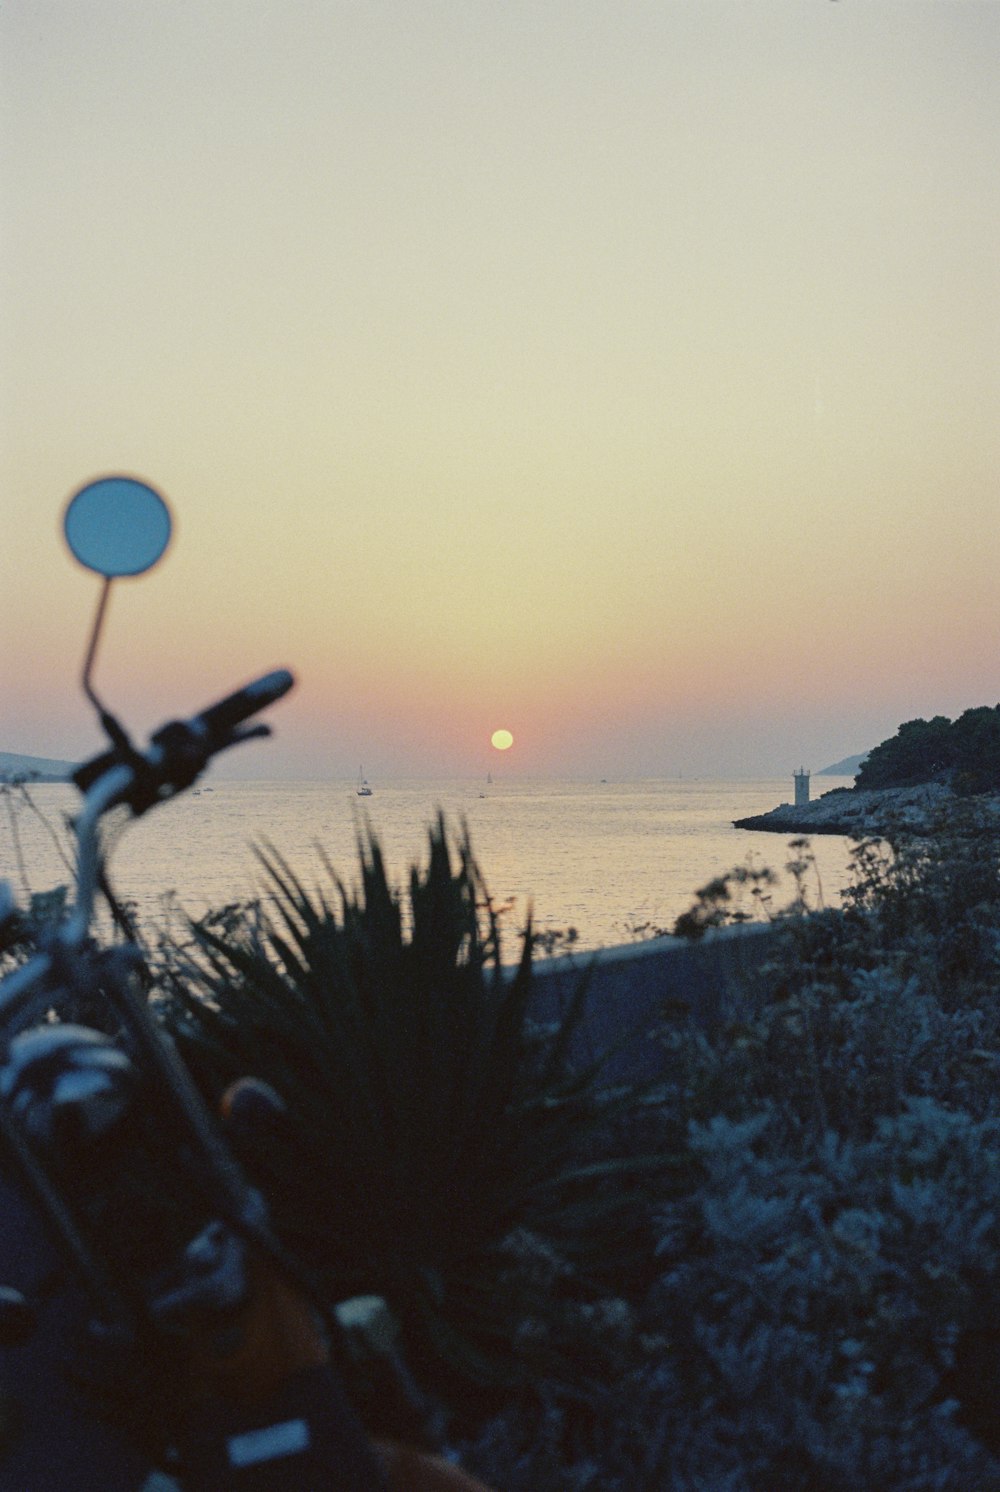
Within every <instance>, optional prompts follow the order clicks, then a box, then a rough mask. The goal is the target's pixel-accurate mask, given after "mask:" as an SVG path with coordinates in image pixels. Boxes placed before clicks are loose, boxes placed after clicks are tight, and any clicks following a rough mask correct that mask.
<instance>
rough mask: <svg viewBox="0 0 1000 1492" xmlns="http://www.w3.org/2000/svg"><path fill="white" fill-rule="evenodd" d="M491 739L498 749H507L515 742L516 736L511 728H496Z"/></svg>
mask: <svg viewBox="0 0 1000 1492" xmlns="http://www.w3.org/2000/svg"><path fill="white" fill-rule="evenodd" d="M490 740H491V741H492V743H493V745H494V746H495V747H496V749H497V750H498V751H506V750H507V747H508V746H513V744H514V737H513V736H512V735H511V733H510V731H509V730H495V731H494V732H493V734H492V736H491V737H490Z"/></svg>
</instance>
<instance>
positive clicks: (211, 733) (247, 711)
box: [153, 668, 295, 750]
mask: <svg viewBox="0 0 1000 1492" xmlns="http://www.w3.org/2000/svg"><path fill="white" fill-rule="evenodd" d="M294 682H295V681H294V679H293V678H292V675H291V674H290V673H289V671H288V669H287V668H277V669H275V670H274V672H273V673H269V674H265V675H264V677H263V678H260V679H255V680H254V681H253V683H252V684H246V685H244V687H243V688H242V689H237V690H236V691H235V693H233V694H229V695H227V696H226V698H225V699H220V700H219V702H218V704H214V705H209V707H208V709H207V710H202V712H201V714H200V715H196V716H195V717H194V719H193V720H192V721H191V722H190V724H191V726H192V728H193V729H194V730H195V731H196V732H197V733H199V734H204V735H205V736H206V737H207V738H208V740H209V741H210V742H217V743H218V744H217V745H216V746H215V748H214V749H215V750H221V748H222V747H223V746H228V745H229V736H230V733H231V731H232V730H233V728H234V727H235V726H237V725H240V724H242V722H243V721H244V720H247V719H248V718H249V717H250V716H251V715H256V714H257V712H258V710H263V709H265V708H266V707H267V706H268V705H273V704H274V703H275V701H276V700H279V699H281V697H282V695H283V694H287V693H288V691H289V689H290V688H291V687H292V684H293V683H294ZM153 739H154V741H155V739H156V737H155V736H154V738H153Z"/></svg>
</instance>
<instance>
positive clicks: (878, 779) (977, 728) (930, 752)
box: [855, 705, 1000, 793]
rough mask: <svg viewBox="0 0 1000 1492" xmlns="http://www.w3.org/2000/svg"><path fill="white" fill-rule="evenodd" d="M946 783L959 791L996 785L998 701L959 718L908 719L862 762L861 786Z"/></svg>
mask: <svg viewBox="0 0 1000 1492" xmlns="http://www.w3.org/2000/svg"><path fill="white" fill-rule="evenodd" d="M920 782H949V783H951V785H952V787H953V788H954V789H955V791H956V792H959V793H987V792H995V791H997V790H1000V705H993V706H990V705H980V706H978V707H977V708H976V709H972V710H966V711H965V713H964V714H962V715H960V716H959V717H958V719H957V720H949V719H948V718H947V717H946V716H945V715H935V716H934V718H933V719H932V720H908V721H906V723H905V724H904V725H901V726H900V727H899V730H898V731H897V732H896V734H895V735H894V736H892V737H891V738H890V739H889V740H888V741H883V742H882V744H881V745H880V746H876V747H875V749H874V751H871V752H870V753H869V755H868V757H867V760H866V761H865V762H864V763H863V764H862V766H861V769H860V771H859V772H858V775H857V778H856V779H855V786H857V787H859V788H883V787H910V786H912V785H913V784H915V783H920Z"/></svg>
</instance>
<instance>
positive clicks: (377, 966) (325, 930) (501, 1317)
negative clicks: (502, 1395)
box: [163, 821, 663, 1403]
mask: <svg viewBox="0 0 1000 1492" xmlns="http://www.w3.org/2000/svg"><path fill="white" fill-rule="evenodd" d="M360 849H361V886H360V890H359V891H358V892H356V893H355V892H352V891H350V890H348V889H347V888H346V887H345V885H344V884H343V883H342V882H341V881H340V880H339V879H338V877H337V876H336V875H335V873H334V872H333V871H332V870H331V869H330V868H329V866H327V867H326V873H327V877H328V885H327V887H326V889H324V890H307V889H306V888H305V887H304V885H303V884H302V882H301V881H300V880H299V879H298V877H297V876H296V875H295V874H294V873H293V872H292V870H291V869H290V868H289V866H288V865H287V863H286V862H285V861H284V860H283V859H282V858H281V857H280V856H279V855H278V854H277V853H276V852H275V851H273V850H271V851H268V852H266V853H265V854H264V855H263V856H262V859H263V863H264V865H265V867H266V870H267V873H268V876H269V879H270V882H271V889H272V892H273V909H272V910H267V911H261V910H260V909H257V910H256V911H255V913H254V915H253V916H247V917H246V918H244V917H242V916H241V915H240V912H239V909H238V908H237V909H229V915H228V916H227V917H226V918H225V919H221V920H217V921H216V922H215V923H214V924H209V923H204V922H203V923H202V924H200V925H197V926H193V927H192V936H193V938H194V945H195V950H196V952H195V955H194V956H193V957H192V954H191V953H190V952H188V953H187V954H180V953H178V955H177V956H176V957H175V959H174V963H173V967H172V969H171V971H170V990H171V994H170V998H169V999H168V1000H167V1001H166V1002H165V1003H164V1006H163V1013H164V1019H165V1020H166V1021H167V1022H168V1024H169V1026H170V1028H171V1029H172V1031H173V1032H174V1034H175V1036H176V1038H177V1040H178V1042H179V1044H180V1046H181V1049H182V1051H183V1052H184V1055H185V1056H186V1058H187V1060H188V1062H189V1064H190V1066H191V1067H192V1069H193V1071H194V1072H195V1074H196V1075H197V1076H198V1078H199V1080H200V1081H201V1083H202V1085H203V1087H204V1088H205V1089H206V1090H207V1091H208V1092H210V1093H212V1094H213V1095H218V1093H219V1092H220V1091H221V1090H222V1089H223V1088H224V1087H225V1085H226V1084H227V1083H228V1082H229V1081H230V1080H231V1079H233V1078H234V1077H238V1076H240V1075H243V1074H252V1075H254V1076H256V1077H258V1078H261V1079H263V1080H265V1081H266V1082H268V1083H270V1084H271V1085H272V1087H273V1088H274V1089H276V1091H277V1092H278V1093H279V1094H280V1095H281V1096H282V1097H283V1099H284V1100H285V1102H286V1104H287V1108H288V1113H287V1123H286V1124H285V1125H284V1126H283V1127H282V1130H281V1132H280V1133H276V1134H274V1135H273V1136H270V1137H268V1136H261V1137H258V1143H257V1145H256V1146H255V1153H254V1155H253V1157H252V1165H253V1168H254V1172H255V1175H256V1178H257V1180H258V1181H259V1183H260V1184H261V1186H262V1188H263V1190H264V1191H265V1194H266V1195H267V1197H268V1199H269V1201H270V1203H271V1207H272V1211H273V1214H274V1217H275V1222H276V1226H277V1228H278V1231H279V1233H280V1234H281V1235H282V1237H283V1239H284V1241H285V1242H286V1244H287V1245H288V1246H289V1247H290V1248H292V1249H293V1250H294V1252H295V1253H297V1254H298V1255H299V1256H300V1257H301V1258H303V1259H304V1260H305V1261H306V1262H307V1264H308V1265H309V1266H310V1267H311V1268H312V1269H313V1271H314V1272H315V1273H316V1274H317V1276H318V1277H319V1279H320V1281H321V1283H322V1287H323V1289H324V1291H325V1293H326V1294H327V1295H328V1297H329V1299H331V1300H333V1301H336V1300H340V1299H343V1298H345V1297H347V1296H351V1295H356V1294H364V1293H374V1294H379V1295H382V1296H384V1297H385V1298H386V1299H387V1300H388V1301H389V1302H390V1304H391V1306H392V1308H393V1310H394V1312H395V1313H396V1315H397V1317H398V1318H399V1320H400V1323H401V1326H402V1329H403V1334H404V1340H405V1342H406V1348H407V1352H408V1355H409V1358H410V1360H411V1363H412V1365H413V1367H414V1368H415V1370H416V1371H417V1376H418V1378H420V1379H421V1380H422V1381H423V1382H424V1383H425V1384H430V1385H431V1386H432V1387H434V1388H436V1389H438V1390H440V1391H442V1392H444V1393H445V1394H446V1395H447V1396H448V1397H450V1399H451V1400H452V1401H453V1402H456V1401H458V1400H463V1397H464V1401H465V1402H468V1403H471V1402H472V1401H473V1398H474V1395H473V1394H471V1393H470V1386H471V1385H479V1386H489V1387H493V1388H497V1387H503V1388H504V1389H507V1390H511V1389H516V1388H518V1387H520V1386H524V1385H526V1384H531V1383H533V1382H537V1381H539V1380H540V1379H541V1378H543V1377H544V1378H545V1379H546V1381H547V1382H548V1383H549V1384H550V1386H555V1385H562V1386H563V1387H564V1388H567V1387H568V1386H569V1385H570V1384H572V1385H573V1387H574V1392H576V1393H580V1392H582V1391H583V1385H584V1384H585V1382H586V1381H587V1379H588V1378H590V1377H600V1376H602V1375H603V1374H605V1373H606V1372H607V1371H608V1367H609V1362H610V1359H611V1357H613V1355H614V1354H613V1353H610V1352H609V1348H608V1345H607V1342H606V1340H605V1336H604V1333H602V1332H601V1331H600V1330H599V1329H598V1326H597V1325H596V1324H595V1322H594V1319H593V1315H592V1308H593V1307H594V1306H595V1305H596V1304H597V1303H599V1302H600V1301H601V1300H602V1299H604V1297H605V1296H606V1295H607V1294H608V1293H609V1290H610V1289H611V1287H612V1283H614V1284H615V1288H617V1282H618V1281H619V1279H620V1278H621V1276H622V1274H623V1273H624V1274H625V1275H627V1274H628V1271H629V1268H630V1255H632V1256H633V1259H634V1260H637V1259H638V1258H639V1257H640V1256H641V1254H642V1251H643V1249H644V1248H645V1249H646V1250H647V1252H648V1250H649V1247H650V1242H651V1240H650V1235H649V1233H648V1231H646V1232H644V1231H643V1227H642V1222H643V1218H644V1216H646V1217H647V1218H648V1209H647V1208H645V1204H644V1196H645V1191H644V1190H643V1189H642V1188H640V1187H639V1185H638V1177H639V1176H640V1174H646V1175H647V1176H648V1175H649V1174H650V1173H652V1172H657V1171H661V1170H662V1169H663V1161H662V1160H661V1158H660V1157H659V1156H658V1155H655V1154H654V1155H645V1156H644V1155H635V1154H632V1153H631V1152H630V1149H629V1145H628V1141H627V1139H626V1136H625V1134H624V1133H623V1131H622V1128H621V1125H622V1121H623V1116H625V1115H627V1114H628V1113H629V1112H630V1111H631V1109H632V1107H633V1105H634V1102H635V1096H634V1095H632V1094H629V1093H620V1092H617V1093H612V1092H609V1091H605V1090H604V1089H602V1087H601V1085H600V1081H599V1072H598V1071H597V1070H596V1069H591V1070H588V1071H574V1070H573V1068H572V1066H571V1065H570V1063H569V1060H568V1055H567V1054H568V1046H569V1038H570V1035H571V1032H572V1029H573V1025H574V1023H575V1021H576V1019H577V1017H578V1014H579V1011H580V1009H581V1007H582V999H583V991H582V988H581V992H580V995H579V996H578V998H577V1000H575V1001H574V1002H573V1005H572V1008H570V1009H569V1010H568V1011H567V1012H566V1014H565V1017H564V1019H563V1020H562V1021H561V1022H560V1023H557V1025H556V1026H555V1027H554V1028H553V1029H546V1030H539V1029H537V1028H535V1027H534V1026H533V1024H532V1022H531V1020H530V1014H529V1005H530V993H531V937H530V929H529V933H528V936H527V937H526V938H525V940H524V945H523V952H522V956H521V959H520V963H519V966H518V967H517V969H516V970H515V971H513V973H510V972H508V971H505V970H504V969H503V968H502V965H501V948H500V937H499V929H498V923H497V918H496V916H495V915H494V914H493V912H492V909H491V906H490V902H489V898H488V896H487V895H486V892H485V889H484V887H483V884H482V878H481V876H480V873H479V871H478V868H477V867H476V864H475V862H474V860H473V857H472V854H471V850H470V848H469V845H468V842H467V840H466V839H462V840H461V841H460V842H459V844H458V846H457V867H456V866H455V865H454V864H453V853H454V850H453V848H452V847H450V844H449V838H448V835H447V832H446V829H445V825H444V823H443V821H439V822H438V824H437V825H436V826H435V828H434V829H433V830H432V832H431V835H430V856H429V863H428V866H427V869H426V871H422V870H420V869H419V868H417V867H414V868H413V870H412V871H411V874H410V880H409V894H408V898H407V899H406V901H405V902H404V900H403V898H402V896H401V895H400V894H399V893H397V892H395V891H394V890H393V889H392V888H391V887H390V884H389V881H388V878H387V874H386V870H385V866H384V864H383V860H382V855H381V852H380V849H379V846H378V844H377V842H376V841H375V839H374V838H373V837H371V836H369V837H368V838H367V839H366V840H365V841H364V842H363V844H362V845H361V847H360ZM588 1312H590V1313H591V1314H590V1315H588ZM463 1385H464V1386H463Z"/></svg>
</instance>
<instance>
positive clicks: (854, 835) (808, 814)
mask: <svg viewBox="0 0 1000 1492" xmlns="http://www.w3.org/2000/svg"><path fill="white" fill-rule="evenodd" d="M958 821H961V823H962V824H963V825H965V826H967V827H968V828H969V829H971V830H985V829H990V830H996V829H998V828H1000V794H998V793H983V794H978V795H976V796H975V797H960V796H958V795H957V794H956V793H954V792H953V791H952V789H951V788H950V787H949V786H948V785H947V784H946V783H943V782H922V783H918V784H917V785H915V786H912V787H887V788H880V789H869V790H867V791H864V790H862V789H859V788H848V787H842V788H834V789H833V791H832V792H829V793H824V794H823V795H822V796H821V797H819V798H816V799H814V800H813V801H812V802H811V803H803V804H798V805H796V804H793V803H782V804H780V805H779V807H777V808H772V809H771V811H770V812H769V813H758V814H754V815H752V816H751V817H750V818H745V819H734V820H733V827H734V828H736V829H756V830H764V831H766V832H768V833H773V834H843V835H846V836H848V837H849V838H851V839H873V838H877V839H888V840H892V839H895V838H899V837H903V836H909V835H920V834H933V833H935V832H936V831H937V830H938V829H940V828H941V827H942V826H943V825H944V824H948V825H952V826H954V825H955V824H956V823H957V822H958Z"/></svg>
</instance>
